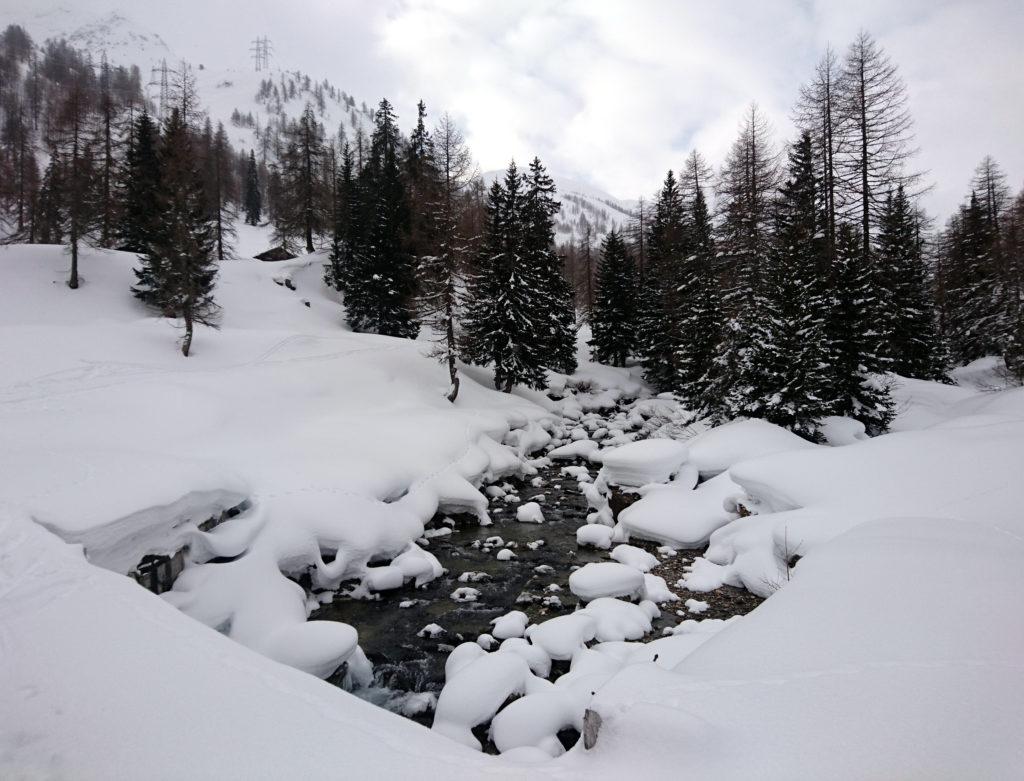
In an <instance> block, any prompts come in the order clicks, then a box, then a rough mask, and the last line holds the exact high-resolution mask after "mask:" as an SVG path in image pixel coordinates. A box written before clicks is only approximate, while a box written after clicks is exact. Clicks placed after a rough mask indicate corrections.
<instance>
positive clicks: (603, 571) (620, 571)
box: [569, 561, 644, 602]
mask: <svg viewBox="0 0 1024 781" xmlns="http://www.w3.org/2000/svg"><path fill="white" fill-rule="evenodd" d="M643 587H644V574H643V573H642V572H640V570H637V569H634V568H633V567H629V566H627V565H625V564H619V563H617V562H611V561H599V562H592V563H590V564H584V565H583V566H582V567H580V568H579V569H578V570H576V571H575V572H573V573H572V574H571V575H569V590H570V591H572V593H573V594H575V595H576V596H578V597H579V598H580V599H582V600H583V601H584V602H589V601H590V600H592V599H598V598H599V597H634V596H637V595H639V594H640V592H641V591H642V590H643Z"/></svg>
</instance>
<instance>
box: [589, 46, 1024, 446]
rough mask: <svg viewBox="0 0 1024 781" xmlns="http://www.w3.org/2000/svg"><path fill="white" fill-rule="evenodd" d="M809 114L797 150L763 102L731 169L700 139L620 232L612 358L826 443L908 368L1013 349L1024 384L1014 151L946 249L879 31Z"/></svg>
mask: <svg viewBox="0 0 1024 781" xmlns="http://www.w3.org/2000/svg"><path fill="white" fill-rule="evenodd" d="M794 117H795V119H796V124H797V126H798V128H799V130H800V132H799V136H798V137H797V139H796V140H795V141H793V143H791V144H790V145H789V147H788V150H786V154H785V155H784V156H783V155H782V154H780V152H779V151H778V149H777V147H776V146H775V143H774V141H773V138H772V134H771V130H770V128H769V126H768V123H767V122H766V121H765V118H764V117H763V115H762V114H761V112H760V111H758V109H757V107H756V106H752V107H751V108H750V110H749V112H748V114H747V116H746V119H745V121H744V123H743V127H742V129H741V132H740V134H739V137H738V138H737V139H736V141H735V142H734V144H733V146H732V148H731V151H730V152H729V155H728V157H727V159H726V160H725V162H724V164H723V166H722V167H721V170H719V171H718V172H717V175H716V174H715V172H713V171H712V170H711V168H710V166H708V165H707V164H706V163H705V162H704V160H703V158H702V157H701V156H700V155H699V153H697V152H696V151H694V152H693V153H691V155H690V156H689V158H688V159H687V161H686V164H685V166H684V169H683V170H682V171H681V172H680V173H679V174H678V176H677V175H676V174H675V173H673V172H672V171H670V172H669V173H668V175H667V176H666V178H665V182H664V185H663V187H662V189H661V191H660V193H659V194H658V195H657V197H656V198H655V200H654V203H653V205H652V207H650V208H647V209H646V210H645V211H643V212H641V216H640V218H639V219H638V220H637V224H636V225H635V226H634V227H633V228H632V229H631V230H630V231H627V232H626V235H620V234H619V233H613V234H610V235H609V236H608V237H607V238H606V240H605V242H604V245H603V247H602V254H601V258H600V262H599V265H598V269H597V272H596V276H597V280H596V288H597V290H596V294H595V300H594V303H593V311H592V313H591V322H592V339H591V342H590V346H591V351H592V354H593V356H594V358H595V359H596V360H599V361H607V362H611V363H614V364H617V365H624V364H625V362H626V360H627V358H629V357H633V358H636V359H638V360H639V361H640V362H641V363H642V365H643V367H644V371H645V375H646V378H647V380H648V381H649V382H650V383H651V384H652V385H653V386H654V387H655V388H656V389H657V390H659V391H671V392H674V393H676V394H677V395H678V396H679V397H680V398H681V399H682V400H683V401H684V403H686V404H687V405H688V406H689V407H690V408H691V409H692V410H693V411H694V413H695V415H706V416H710V417H711V418H713V419H717V420H724V419H729V418H735V417H739V416H748V417H758V418H764V419H766V420H769V421H771V422H774V423H777V424H779V425H783V426H786V427H789V428H791V429H793V430H794V431H797V432H800V433H802V434H804V435H806V436H809V437H811V438H817V437H819V436H820V426H821V423H822V421H823V420H824V419H825V418H827V417H829V416H833V415H842V416H849V417H853V418H856V419H857V420H860V421H862V422H863V423H864V424H865V426H866V427H867V429H868V431H870V432H871V433H878V432H881V431H884V430H885V429H886V427H887V426H888V424H889V422H890V421H891V419H892V417H893V415H894V402H893V399H892V396H891V394H890V388H889V383H888V381H887V380H886V377H887V376H888V373H889V372H893V373H897V374H900V375H903V376H907V377H917V378H924V379H939V380H944V379H945V371H946V370H947V369H949V368H950V367H951V366H952V365H953V364H954V363H959V362H963V361H968V360H971V359H973V358H977V357H980V356H982V355H989V354H1001V355H1003V356H1004V357H1005V359H1006V363H1007V365H1008V366H1009V367H1010V368H1011V370H1013V371H1014V372H1016V373H1017V376H1018V377H1020V376H1021V375H1022V373H1024V362H1022V345H1024V338H1022V337H1024V331H1022V328H1024V307H1022V297H1021V281H1022V270H1024V260H1022V258H1024V255H1022V245H1021V240H1022V239H1021V237H1022V235H1024V234H1022V225H1024V223H1022V221H1021V220H1022V216H1024V211H1022V209H1024V201H1022V198H1021V197H1018V199H1017V200H1016V201H1015V202H1014V203H1013V204H1012V205H1011V204H1010V202H1009V195H1008V190H1007V188H1006V186H1005V178H1004V177H1002V175H1001V174H1000V173H999V171H998V168H997V167H996V166H995V164H994V163H993V162H992V161H990V160H986V162H985V163H983V164H982V166H981V167H980V168H979V172H978V175H977V177H976V180H975V183H974V186H973V193H972V195H971V198H970V201H969V203H968V204H967V205H966V206H964V207H963V208H962V209H961V211H960V213H959V214H958V215H956V216H955V217H954V218H953V219H952V220H951V222H950V225H949V227H948V229H947V230H946V231H945V233H944V234H943V235H942V236H941V238H940V241H939V242H938V243H937V245H936V243H934V242H930V240H929V234H928V227H929V226H928V219H927V217H926V215H925V214H924V213H923V212H922V210H921V208H920V206H919V203H918V200H919V196H920V194H921V190H922V188H921V185H920V180H921V174H920V173H919V172H916V171H914V170H912V169H911V167H910V162H911V158H912V155H913V138H912V121H911V117H910V114H909V112H908V110H907V97H906V91H905V87H904V84H903V82H902V80H901V79H900V77H899V74H898V72H897V69H896V67H895V66H894V65H893V63H892V62H891V61H890V59H889V58H888V57H887V56H886V54H885V52H884V51H883V50H882V49H881V48H880V47H879V46H878V45H877V43H876V42H875V41H874V40H873V39H872V38H871V37H870V36H869V35H868V34H866V33H862V34H861V35H859V36H858V38H857V39H856V40H855V41H854V43H853V44H852V45H851V46H850V47H849V48H848V50H847V52H846V53H845V56H843V57H842V58H839V57H837V56H836V55H835V54H834V53H833V52H832V51H831V50H829V51H827V52H826V53H825V55H824V56H823V58H822V59H821V61H820V63H819V64H818V66H817V68H816V70H815V73H814V75H813V77H812V79H811V80H810V82H809V83H808V84H807V85H806V86H805V87H804V88H803V89H802V91H801V95H800V100H799V103H798V105H797V107H796V109H795V111H794ZM712 191H713V192H714V194H715V208H714V210H713V212H712V210H711V208H710V207H709V204H708V195H709V194H710V193H711V192H712Z"/></svg>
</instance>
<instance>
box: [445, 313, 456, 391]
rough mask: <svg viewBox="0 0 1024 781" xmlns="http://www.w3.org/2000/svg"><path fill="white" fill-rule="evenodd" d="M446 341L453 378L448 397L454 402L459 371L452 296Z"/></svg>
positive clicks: (449, 373)
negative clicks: (456, 362)
mask: <svg viewBox="0 0 1024 781" xmlns="http://www.w3.org/2000/svg"><path fill="white" fill-rule="evenodd" d="M445 341H446V345H445V346H446V348H447V350H448V378H449V379H450V380H451V385H450V387H449V390H448V396H447V398H448V401H450V402H452V403H453V404H454V403H455V399H456V397H457V396H458V395H459V373H458V369H457V368H456V366H455V313H454V312H453V307H452V301H451V297H450V296H449V298H448V301H447V302H446V303H445Z"/></svg>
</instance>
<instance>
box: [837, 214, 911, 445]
mask: <svg viewBox="0 0 1024 781" xmlns="http://www.w3.org/2000/svg"><path fill="white" fill-rule="evenodd" d="M863 246H864V245H863V240H862V239H861V237H860V235H859V234H858V232H857V230H856V228H854V227H853V226H852V225H850V223H847V222H842V223H840V224H839V225H838V226H837V228H836V253H835V261H834V268H833V271H832V273H833V279H834V293H833V296H834V297H833V300H832V302H831V309H830V312H831V316H830V318H829V320H828V324H827V330H828V338H829V342H830V344H831V355H832V373H833V396H834V407H833V412H834V414H836V415H845V416H848V417H852V418H855V419H857V420H859V421H861V422H862V423H863V424H864V426H865V428H866V429H867V431H868V433H869V434H872V435H875V434H881V433H884V432H885V431H886V429H887V428H888V426H889V423H890V422H891V421H892V418H893V417H894V416H895V408H894V403H893V399H892V396H891V395H890V393H889V383H888V380H887V379H886V378H885V376H884V375H882V374H880V373H879V371H880V370H881V368H882V367H881V365H880V362H879V360H878V357H877V356H876V355H875V352H874V351H875V348H876V347H877V344H878V342H877V338H876V334H875V332H874V328H873V326H874V323H873V322H872V321H873V318H874V312H875V307H874V301H875V296H876V293H877V291H876V285H875V281H874V275H873V273H872V270H871V267H870V265H869V264H868V262H865V259H864V253H863Z"/></svg>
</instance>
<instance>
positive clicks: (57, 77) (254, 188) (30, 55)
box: [0, 25, 261, 355]
mask: <svg viewBox="0 0 1024 781" xmlns="http://www.w3.org/2000/svg"><path fill="white" fill-rule="evenodd" d="M0 73H2V74H3V80H2V81H0V104H2V106H3V119H4V122H3V133H2V137H0V182H2V183H3V188H2V190H0V215H2V220H3V222H4V224H3V226H2V227H3V233H4V234H5V235H6V237H7V240H13V241H22V242H28V243H43V244H67V245H68V247H69V250H70V256H71V268H70V273H69V277H68V286H69V287H71V288H72V289H76V288H78V286H79V284H80V282H81V276H80V273H79V250H80V247H81V246H82V245H83V244H89V245H92V246H98V247H105V248H111V249H117V250H124V251H128V252H135V253H138V254H139V255H140V257H141V265H140V268H139V269H138V270H137V271H136V275H137V277H138V280H137V284H136V285H135V286H134V287H133V288H132V290H133V292H134V293H135V295H136V296H137V297H138V298H140V299H141V300H142V301H144V302H145V303H147V304H150V305H152V306H153V307H154V308H155V309H156V310H157V311H160V312H161V313H163V314H166V315H167V316H171V317H180V318H181V319H182V322H183V324H184V336H183V339H182V351H183V352H184V354H185V355H188V352H189V349H190V345H191V341H192V333H193V327H194V324H195V323H209V324H211V325H212V324H215V321H216V312H217V308H216V305H215V304H214V302H213V282H214V278H215V276H216V266H215V265H214V261H215V260H223V259H224V258H225V257H227V256H228V255H229V254H230V248H231V241H232V239H233V237H234V235H235V233H234V227H233V226H234V221H235V218H236V214H237V213H238V211H239V210H240V209H244V210H245V212H246V218H247V220H249V221H251V222H253V223H254V224H255V222H258V221H259V219H260V210H261V206H260V192H259V186H258V173H257V172H256V171H255V170H254V167H255V160H254V157H253V155H252V153H251V152H250V154H249V155H248V156H246V155H243V154H240V153H237V152H235V151H234V150H233V149H232V148H231V145H230V144H229V142H228V137H227V134H226V132H225V130H224V128H223V127H222V126H220V125H217V127H216V129H214V127H213V125H212V124H211V122H210V120H209V118H206V117H204V116H203V114H202V112H201V111H200V110H199V107H198V96H197V95H196V90H195V80H194V77H193V75H192V72H191V69H190V68H189V66H188V65H187V64H184V63H182V65H181V66H180V67H179V68H178V69H176V70H174V71H173V72H172V73H171V74H170V79H169V84H168V90H167V95H166V98H167V105H166V106H162V107H161V108H162V109H164V111H165V113H166V117H165V118H164V120H163V121H160V120H159V119H156V118H154V117H153V115H152V114H151V113H150V112H151V110H153V108H154V107H153V106H152V105H150V103H149V101H147V100H146V98H145V96H144V94H143V91H142V85H141V79H140V77H139V71H138V68H135V67H133V68H123V67H120V66H117V67H115V66H112V65H110V64H108V63H107V62H106V60H105V59H104V60H102V61H101V62H100V63H99V64H98V65H97V64H96V63H94V62H93V60H92V58H91V57H90V56H89V55H88V54H87V53H83V52H80V51H78V50H76V49H75V48H73V47H71V46H69V45H68V44H67V43H66V42H64V41H48V42H47V43H46V44H45V45H44V46H43V47H42V49H41V50H38V49H37V48H36V47H35V46H34V45H33V43H32V41H31V39H30V38H29V36H28V35H27V34H26V33H25V32H24V30H22V29H21V28H20V27H17V26H15V25H12V26H9V27H8V28H7V29H6V30H5V31H4V33H3V34H2V36H0Z"/></svg>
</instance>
